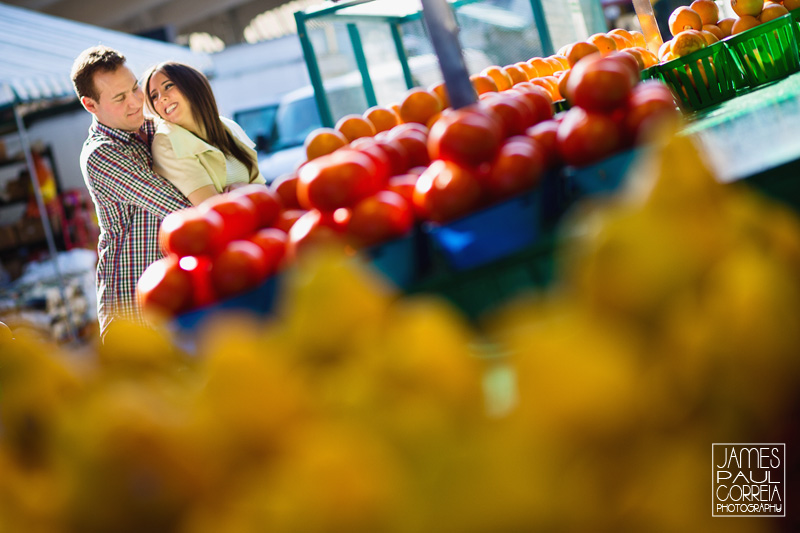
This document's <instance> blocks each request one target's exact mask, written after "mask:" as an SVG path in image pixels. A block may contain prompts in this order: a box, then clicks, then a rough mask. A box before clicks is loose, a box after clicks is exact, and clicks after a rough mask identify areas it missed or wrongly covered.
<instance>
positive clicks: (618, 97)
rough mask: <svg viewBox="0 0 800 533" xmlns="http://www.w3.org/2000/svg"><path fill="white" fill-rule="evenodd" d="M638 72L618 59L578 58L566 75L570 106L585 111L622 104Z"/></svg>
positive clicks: (605, 109) (603, 109)
mask: <svg viewBox="0 0 800 533" xmlns="http://www.w3.org/2000/svg"><path fill="white" fill-rule="evenodd" d="M637 81H638V76H637V77H636V78H633V77H632V76H631V71H630V68H629V67H628V66H627V65H625V64H623V63H622V62H621V61H619V60H614V59H609V58H602V59H591V58H590V59H589V60H587V58H584V59H582V60H581V61H579V62H578V63H577V64H576V65H575V67H574V68H573V69H572V72H571V73H570V76H569V81H568V82H567V94H569V95H570V96H571V97H572V101H571V102H570V103H571V104H572V105H574V106H579V107H582V108H584V109H586V110H588V111H611V110H613V109H617V108H619V107H622V106H623V105H624V104H625V102H627V100H628V97H629V96H630V94H631V89H632V88H633V86H634V85H635V84H636V82H637Z"/></svg>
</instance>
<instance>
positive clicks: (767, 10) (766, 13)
mask: <svg viewBox="0 0 800 533" xmlns="http://www.w3.org/2000/svg"><path fill="white" fill-rule="evenodd" d="M788 12H789V10H788V9H786V8H785V7H784V6H782V5H780V4H769V5H765V6H764V9H763V10H761V14H760V15H759V16H758V20H759V21H760V22H761V24H764V23H765V22H769V21H770V20H775V19H776V18H778V17H782V16H783V15H785V14H786V13H788Z"/></svg>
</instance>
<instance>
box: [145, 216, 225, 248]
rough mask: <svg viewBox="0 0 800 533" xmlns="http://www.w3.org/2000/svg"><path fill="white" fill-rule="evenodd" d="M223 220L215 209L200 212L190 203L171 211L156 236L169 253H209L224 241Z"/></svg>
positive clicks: (220, 246) (219, 246)
mask: <svg viewBox="0 0 800 533" xmlns="http://www.w3.org/2000/svg"><path fill="white" fill-rule="evenodd" d="M223 229H224V223H223V220H222V216H220V214H219V213H217V212H216V211H208V212H205V213H203V212H201V211H200V209H198V208H194V207H190V208H188V209H181V210H180V211H175V212H173V213H170V214H169V215H167V216H166V217H165V218H164V221H163V222H161V227H160V228H159V240H160V242H161V246H162V248H164V251H165V252H166V253H168V254H173V255H177V256H178V257H183V256H185V255H211V254H215V253H216V252H217V251H219V250H220V249H221V248H222V246H223V245H224V244H225V241H224V240H223Z"/></svg>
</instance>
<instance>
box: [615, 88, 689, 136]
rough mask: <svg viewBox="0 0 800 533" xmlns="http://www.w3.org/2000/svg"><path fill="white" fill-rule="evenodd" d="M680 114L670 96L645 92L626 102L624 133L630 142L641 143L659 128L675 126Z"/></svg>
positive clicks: (668, 94)
mask: <svg viewBox="0 0 800 533" xmlns="http://www.w3.org/2000/svg"><path fill="white" fill-rule="evenodd" d="M680 120H681V113H680V111H679V110H678V108H677V107H676V106H675V101H674V100H673V99H672V94H670V93H669V90H667V93H666V94H663V93H659V92H657V91H646V92H641V93H639V94H634V95H632V96H631V99H630V100H629V101H628V109H627V113H626V115H625V118H624V124H625V132H626V134H627V136H628V138H629V139H631V141H632V142H641V141H642V140H645V139H647V138H649V137H651V136H652V135H654V134H657V133H658V130H659V128H660V127H663V126H667V127H670V126H677V124H678V123H679V121H680Z"/></svg>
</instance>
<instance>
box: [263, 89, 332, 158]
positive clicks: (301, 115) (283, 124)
mask: <svg viewBox="0 0 800 533" xmlns="http://www.w3.org/2000/svg"><path fill="white" fill-rule="evenodd" d="M321 126H322V120H321V119H320V117H319V111H318V110H317V104H316V102H315V101H314V97H313V96H309V97H307V98H302V99H300V100H295V101H294V102H291V103H289V104H288V105H286V106H282V107H280V108H279V109H278V114H277V116H276V118H275V129H274V131H273V137H272V138H273V139H274V143H273V145H272V147H271V151H277V150H283V149H285V148H291V147H293V146H300V145H302V144H303V143H304V142H305V140H306V137H307V136H308V134H309V133H311V132H312V131H313V130H315V129H316V128H319V127H321Z"/></svg>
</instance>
